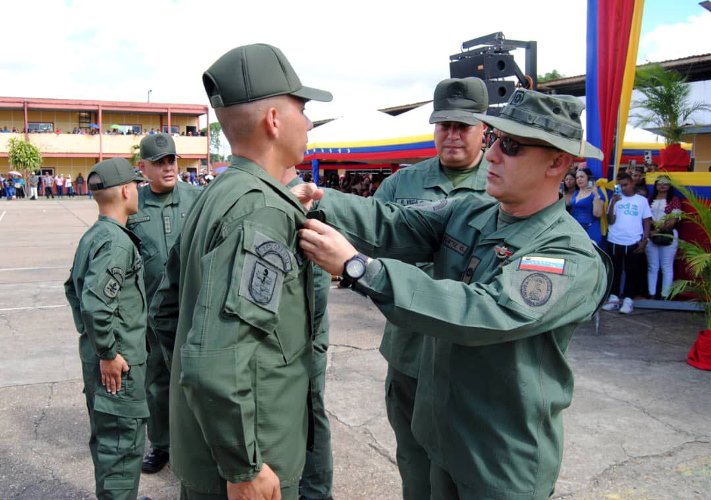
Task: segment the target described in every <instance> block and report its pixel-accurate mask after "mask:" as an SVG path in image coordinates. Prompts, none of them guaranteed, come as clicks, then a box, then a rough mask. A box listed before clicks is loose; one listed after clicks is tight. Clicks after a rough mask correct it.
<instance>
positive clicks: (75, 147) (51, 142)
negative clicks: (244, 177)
mask: <svg viewBox="0 0 711 500" xmlns="http://www.w3.org/2000/svg"><path fill="white" fill-rule="evenodd" d="M12 137H17V138H20V139H24V138H25V134H13V133H9V134H3V133H0V155H2V154H4V155H7V153H8V150H9V144H8V142H9V140H10V138H12ZM27 137H28V140H29V142H30V143H32V144H34V145H35V146H37V147H38V148H39V149H40V151H41V152H42V153H43V154H59V155H67V156H71V155H82V156H86V155H95V156H97V157H98V156H99V154H100V152H103V155H104V156H112V155H121V156H126V155H131V154H132V152H133V149H132V147H133V146H134V145H136V146H137V145H138V144H139V143H140V142H141V139H142V138H143V136H140V135H107V134H104V135H100V134H97V135H81V134H53V133H47V134H28V135H27ZM175 146H176V149H177V151H178V154H179V155H181V156H188V155H191V156H192V155H196V156H201V157H206V156H207V137H203V136H198V137H191V136H177V137H175ZM102 150H103V151H102Z"/></svg>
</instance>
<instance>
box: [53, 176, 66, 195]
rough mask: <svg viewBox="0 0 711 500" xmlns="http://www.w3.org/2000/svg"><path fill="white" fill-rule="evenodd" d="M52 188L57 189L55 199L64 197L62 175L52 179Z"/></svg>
mask: <svg viewBox="0 0 711 500" xmlns="http://www.w3.org/2000/svg"><path fill="white" fill-rule="evenodd" d="M54 187H55V188H57V198H60V199H61V198H62V196H63V195H64V175H63V174H59V175H58V176H57V177H55V178H54Z"/></svg>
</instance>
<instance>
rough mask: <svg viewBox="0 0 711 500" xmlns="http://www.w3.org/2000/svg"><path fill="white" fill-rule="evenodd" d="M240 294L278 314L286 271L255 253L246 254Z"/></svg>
mask: <svg viewBox="0 0 711 500" xmlns="http://www.w3.org/2000/svg"><path fill="white" fill-rule="evenodd" d="M243 266H244V267H243V268H242V277H241V279H240V285H239V295H240V296H242V297H244V298H245V299H247V300H248V301H250V302H252V303H253V304H256V305H258V306H260V307H262V308H264V309H266V310H268V311H271V312H273V313H275V314H276V312H277V311H278V309H279V302H280V300H281V288H282V284H283V282H284V273H283V272H282V271H281V270H279V269H277V268H275V267H272V266H271V265H270V263H269V262H268V261H265V260H261V259H259V258H258V257H256V256H255V255H253V254H250V253H248V254H246V256H245V259H244V264H243Z"/></svg>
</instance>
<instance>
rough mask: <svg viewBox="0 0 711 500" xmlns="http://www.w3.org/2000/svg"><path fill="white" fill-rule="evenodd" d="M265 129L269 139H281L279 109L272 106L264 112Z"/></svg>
mask: <svg viewBox="0 0 711 500" xmlns="http://www.w3.org/2000/svg"><path fill="white" fill-rule="evenodd" d="M264 127H265V129H266V132H267V135H268V136H269V137H271V138H273V139H276V138H277V137H279V132H280V127H281V120H280V117H279V110H278V109H277V108H275V107H273V106H270V107H269V108H267V110H266V111H265V112H264Z"/></svg>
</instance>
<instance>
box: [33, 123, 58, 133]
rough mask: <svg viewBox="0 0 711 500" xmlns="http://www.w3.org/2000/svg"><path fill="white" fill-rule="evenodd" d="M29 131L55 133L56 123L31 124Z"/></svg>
mask: <svg viewBox="0 0 711 500" xmlns="http://www.w3.org/2000/svg"><path fill="white" fill-rule="evenodd" d="M27 131H28V132H30V133H47V132H54V123H47V122H29V123H28V124H27Z"/></svg>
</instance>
